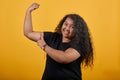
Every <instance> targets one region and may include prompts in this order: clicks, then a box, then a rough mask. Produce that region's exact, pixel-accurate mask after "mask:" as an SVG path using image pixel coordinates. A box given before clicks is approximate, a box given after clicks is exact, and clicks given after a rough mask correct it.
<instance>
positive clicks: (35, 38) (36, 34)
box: [25, 32, 43, 42]
mask: <svg viewBox="0 0 120 80" xmlns="http://www.w3.org/2000/svg"><path fill="white" fill-rule="evenodd" d="M40 35H43V32H30V33H28V34H27V35H25V36H26V37H27V38H29V39H30V40H33V41H35V42H36V41H38V40H39V39H40Z"/></svg>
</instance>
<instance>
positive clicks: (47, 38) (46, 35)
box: [44, 32, 53, 44]
mask: <svg viewBox="0 0 120 80" xmlns="http://www.w3.org/2000/svg"><path fill="white" fill-rule="evenodd" d="M52 35H53V32H44V40H45V42H46V43H47V44H49V43H50V42H51V37H52Z"/></svg>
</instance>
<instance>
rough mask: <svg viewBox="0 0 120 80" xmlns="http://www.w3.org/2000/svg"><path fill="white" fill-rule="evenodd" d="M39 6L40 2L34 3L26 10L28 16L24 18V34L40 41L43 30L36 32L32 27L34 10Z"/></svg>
mask: <svg viewBox="0 0 120 80" xmlns="http://www.w3.org/2000/svg"><path fill="white" fill-rule="evenodd" d="M37 8H39V4H37V3H33V4H32V5H31V6H30V7H29V8H28V9H27V11H26V16H25V20H24V35H25V36H26V37H27V38H29V39H31V40H33V41H38V40H39V38H40V34H41V32H35V31H33V27H32V15H31V13H32V11H34V10H36V9H37Z"/></svg>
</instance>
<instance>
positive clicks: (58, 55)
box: [45, 45, 66, 64]
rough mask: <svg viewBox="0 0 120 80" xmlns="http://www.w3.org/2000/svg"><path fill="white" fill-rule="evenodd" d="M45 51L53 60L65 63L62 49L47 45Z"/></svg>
mask: <svg viewBox="0 0 120 80" xmlns="http://www.w3.org/2000/svg"><path fill="white" fill-rule="evenodd" d="M45 52H46V53H47V54H48V55H49V56H50V57H51V58H52V59H54V60H55V61H57V62H59V63H63V64H64V63H66V62H65V52H64V51H61V50H56V49H53V48H51V47H50V46H48V45H47V46H46V47H45Z"/></svg>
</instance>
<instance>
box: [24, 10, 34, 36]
mask: <svg viewBox="0 0 120 80" xmlns="http://www.w3.org/2000/svg"><path fill="white" fill-rule="evenodd" d="M32 31H33V28H32V17H31V11H29V10H27V12H26V16H25V21H24V35H25V36H29V33H31V32H32Z"/></svg>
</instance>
